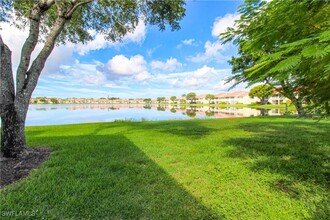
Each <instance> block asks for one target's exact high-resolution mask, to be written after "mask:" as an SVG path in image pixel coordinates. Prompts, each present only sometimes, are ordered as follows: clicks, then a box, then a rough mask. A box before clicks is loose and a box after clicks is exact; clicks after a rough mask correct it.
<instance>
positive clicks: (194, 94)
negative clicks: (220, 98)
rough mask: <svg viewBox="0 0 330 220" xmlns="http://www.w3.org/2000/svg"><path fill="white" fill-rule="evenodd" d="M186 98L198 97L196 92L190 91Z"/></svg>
mask: <svg viewBox="0 0 330 220" xmlns="http://www.w3.org/2000/svg"><path fill="white" fill-rule="evenodd" d="M186 99H187V100H191V101H193V100H195V99H196V93H194V92H189V93H188V94H187V95H186Z"/></svg>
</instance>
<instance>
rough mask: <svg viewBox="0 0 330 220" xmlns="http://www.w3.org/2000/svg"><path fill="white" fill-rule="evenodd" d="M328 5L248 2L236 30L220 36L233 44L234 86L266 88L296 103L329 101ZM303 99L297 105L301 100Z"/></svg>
mask: <svg viewBox="0 0 330 220" xmlns="http://www.w3.org/2000/svg"><path fill="white" fill-rule="evenodd" d="M329 3H330V1H329V0H323V1H319V0H302V1H295V0H273V1H271V2H269V3H266V2H265V1H260V0H247V1H245V3H244V4H243V5H242V6H241V7H240V9H239V12H240V13H241V17H240V19H239V20H238V21H237V22H236V26H237V28H236V29H233V28H230V29H228V30H227V32H226V33H224V34H222V35H221V38H222V40H223V42H228V41H233V42H234V44H236V45H237V46H238V47H239V56H238V57H233V58H232V59H231V61H230V64H231V65H232V66H233V67H232V71H233V76H232V77H231V78H230V80H231V81H235V82H236V84H238V83H240V82H248V83H249V84H250V85H252V84H254V83H257V82H266V83H268V84H270V85H272V86H274V87H278V86H280V87H281V88H282V90H281V92H282V93H283V94H284V95H286V96H287V97H289V98H290V99H296V100H293V103H295V101H299V102H302V101H303V100H305V101H312V102H314V103H319V104H322V103H324V102H328V101H329V100H330V94H329V92H328V91H330V84H329V83H328V82H329V80H330V71H329V67H328V64H329V62H330V49H329V44H330V31H329V29H330V4H329ZM298 99H299V100H298Z"/></svg>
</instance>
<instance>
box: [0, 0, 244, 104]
mask: <svg viewBox="0 0 330 220" xmlns="http://www.w3.org/2000/svg"><path fill="white" fill-rule="evenodd" d="M241 3H242V1H238V0H236V1H235V0H232V1H229V0H227V1H226V0H224V1H198V0H197V1H187V4H186V16H185V17H184V18H183V20H182V21H181V23H180V24H181V29H180V30H179V31H174V32H172V31H170V29H167V30H165V31H164V32H160V31H158V28H157V27H155V26H145V25H144V24H143V23H140V24H139V25H138V27H137V29H136V30H135V32H134V33H130V34H129V35H127V36H126V37H125V38H124V39H123V41H122V42H116V43H113V42H107V41H105V40H104V38H103V36H102V35H100V34H98V33H93V35H94V37H95V39H94V40H93V41H91V42H89V43H88V44H87V45H82V44H77V45H74V44H71V43H68V44H66V45H61V46H59V47H56V48H55V49H54V51H53V53H52V54H51V56H50V58H49V60H48V61H47V63H46V66H45V68H44V70H43V72H42V74H41V77H40V79H39V82H38V86H37V88H36V90H35V91H34V93H33V97H37V96H47V97H61V98H67V97H93V98H99V97H120V98H156V97H159V96H166V97H169V96H172V95H175V96H181V95H182V94H187V93H189V92H196V93H197V94H206V93H212V94H215V93H219V92H222V91H227V90H228V88H229V87H230V85H229V84H224V82H225V79H226V78H227V77H228V76H230V72H231V67H230V66H229V64H228V63H227V61H228V60H229V59H230V57H231V56H232V55H235V53H236V49H235V47H234V46H233V45H231V44H226V45H222V44H221V43H220V42H219V40H218V38H217V36H218V34H220V33H221V32H223V31H224V30H225V29H226V27H228V26H233V21H234V20H235V19H237V18H238V14H237V12H236V11H237V7H238V6H239V5H240V4H241ZM1 27H2V30H0V33H1V36H2V37H3V39H4V41H5V43H7V44H8V46H9V47H10V48H11V50H12V51H13V65H14V69H15V67H16V66H17V61H18V60H19V53H20V47H21V45H22V43H23V41H24V39H25V38H26V35H27V32H26V31H24V30H23V31H22V30H17V29H16V28H14V27H11V26H9V25H8V24H1ZM18 42H20V43H18ZM41 47H42V45H41V44H40V45H38V46H37V47H36V49H35V50H36V52H35V54H37V52H38V51H40V48H41ZM35 54H34V56H35ZM242 89H245V85H239V86H238V87H237V88H235V89H233V91H235V90H242Z"/></svg>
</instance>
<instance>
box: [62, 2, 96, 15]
mask: <svg viewBox="0 0 330 220" xmlns="http://www.w3.org/2000/svg"><path fill="white" fill-rule="evenodd" d="M91 2H93V0H85V1H81V2H79V3H78V4H75V5H74V6H73V7H72V8H71V9H70V10H69V11H68V12H67V13H66V15H65V17H68V18H71V17H72V14H73V12H74V11H75V10H76V9H77V8H78V7H79V6H82V5H84V4H88V3H91Z"/></svg>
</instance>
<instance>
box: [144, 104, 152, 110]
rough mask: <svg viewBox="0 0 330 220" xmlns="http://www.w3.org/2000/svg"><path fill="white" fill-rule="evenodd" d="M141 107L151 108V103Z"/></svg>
mask: <svg viewBox="0 0 330 220" xmlns="http://www.w3.org/2000/svg"><path fill="white" fill-rule="evenodd" d="M143 108H144V109H151V105H144V106H143Z"/></svg>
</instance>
